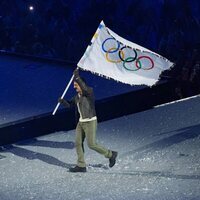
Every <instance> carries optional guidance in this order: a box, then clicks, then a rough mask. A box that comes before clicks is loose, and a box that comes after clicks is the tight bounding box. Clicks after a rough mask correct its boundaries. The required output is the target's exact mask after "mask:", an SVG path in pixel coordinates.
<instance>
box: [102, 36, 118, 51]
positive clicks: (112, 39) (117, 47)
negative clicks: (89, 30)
mask: <svg viewBox="0 0 200 200" xmlns="http://www.w3.org/2000/svg"><path fill="white" fill-rule="evenodd" d="M108 40H115V38H107V39H106V40H104V42H103V43H102V50H103V51H104V52H105V53H107V52H108V51H106V50H105V48H104V44H105V43H106V42H107V41H108ZM115 41H116V42H117V44H118V46H117V48H116V49H115V50H113V51H109V53H115V52H117V51H118V50H119V47H120V43H119V42H118V41H117V40H115Z"/></svg>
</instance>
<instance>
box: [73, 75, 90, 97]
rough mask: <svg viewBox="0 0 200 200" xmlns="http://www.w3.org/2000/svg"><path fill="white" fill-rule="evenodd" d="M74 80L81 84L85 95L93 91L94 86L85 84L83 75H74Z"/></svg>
mask: <svg viewBox="0 0 200 200" xmlns="http://www.w3.org/2000/svg"><path fill="white" fill-rule="evenodd" d="M74 80H75V81H76V82H77V83H78V85H79V86H80V88H81V90H82V93H83V95H84V96H88V95H90V94H91V93H92V88H91V87H89V86H88V85H86V84H85V82H84V81H83V80H82V79H81V77H80V76H79V75H76V76H75V77H74Z"/></svg>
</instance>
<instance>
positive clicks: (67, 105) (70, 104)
mask: <svg viewBox="0 0 200 200" xmlns="http://www.w3.org/2000/svg"><path fill="white" fill-rule="evenodd" d="M62 104H63V105H64V106H65V107H66V108H71V107H73V106H74V105H75V97H73V98H72V99H71V100H69V101H68V100H65V99H63V101H62Z"/></svg>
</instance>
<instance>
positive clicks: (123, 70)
mask: <svg viewBox="0 0 200 200" xmlns="http://www.w3.org/2000/svg"><path fill="white" fill-rule="evenodd" d="M172 66H173V63H172V62H170V61H169V60H167V59H166V58H164V57H162V56H160V55H159V54H157V53H154V52H152V51H150V50H149V49H146V48H144V47H142V46H139V45H137V44H135V43H133V42H130V41H128V40H126V39H124V38H122V37H120V36H119V35H117V34H116V33H114V32H113V31H112V30H110V29H109V28H108V27H106V26H105V24H104V22H103V21H102V22H101V23H100V25H99V27H98V29H97V31H96V32H95V34H94V36H93V38H92V40H91V44H90V45H89V46H88V47H87V49H86V51H85V53H84V55H83V56H82V58H81V59H80V61H79V62H78V67H79V68H81V69H83V70H86V71H90V72H93V73H95V74H97V75H100V76H104V77H106V78H112V79H114V80H116V81H119V82H122V83H127V84H130V85H148V86H152V85H154V84H155V83H156V82H157V81H158V80H159V77H160V74H161V73H162V71H164V70H168V69H170V68H171V67H172Z"/></svg>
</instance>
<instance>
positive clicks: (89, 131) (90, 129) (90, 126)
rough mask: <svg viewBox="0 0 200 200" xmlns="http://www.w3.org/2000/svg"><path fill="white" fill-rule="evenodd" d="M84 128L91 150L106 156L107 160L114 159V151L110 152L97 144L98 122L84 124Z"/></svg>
mask: <svg viewBox="0 0 200 200" xmlns="http://www.w3.org/2000/svg"><path fill="white" fill-rule="evenodd" d="M82 128H83V130H84V132H85V135H86V139H87V144H88V147H89V148H90V149H93V150H95V151H96V152H98V153H100V154H102V155H104V156H105V157H106V158H111V157H112V151H111V150H108V149H106V148H104V147H102V146H100V145H98V144H97V143H96V130H97V120H94V121H89V122H82Z"/></svg>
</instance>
